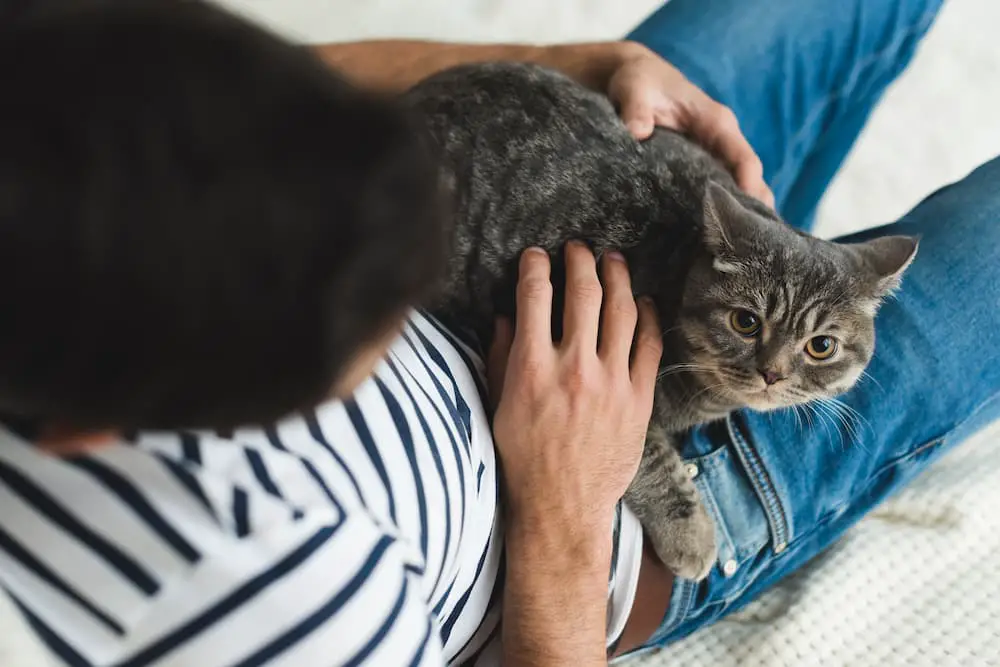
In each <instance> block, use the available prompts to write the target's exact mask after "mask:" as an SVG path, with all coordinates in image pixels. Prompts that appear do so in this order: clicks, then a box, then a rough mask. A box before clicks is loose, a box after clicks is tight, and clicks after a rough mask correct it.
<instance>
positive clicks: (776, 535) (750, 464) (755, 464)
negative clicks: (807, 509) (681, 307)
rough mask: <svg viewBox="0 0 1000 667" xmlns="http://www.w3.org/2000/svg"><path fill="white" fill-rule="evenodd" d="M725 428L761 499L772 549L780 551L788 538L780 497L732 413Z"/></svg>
mask: <svg viewBox="0 0 1000 667" xmlns="http://www.w3.org/2000/svg"><path fill="white" fill-rule="evenodd" d="M726 428H727V430H728V431H729V439H730V441H731V442H732V443H733V449H734V450H736V454H737V456H738V457H739V459H740V461H741V462H742V464H743V468H744V470H745V471H746V473H747V477H749V479H750V483H751V485H752V486H753V487H754V490H755V492H756V493H757V496H758V498H759V499H760V500H761V505H762V507H763V509H764V515H765V516H766V517H767V522H768V525H769V526H770V527H771V537H772V543H773V545H772V551H775V552H777V553H780V551H781V550H783V549H784V548H785V547H786V546H787V544H788V540H789V534H788V533H789V525H788V513H787V512H786V511H785V509H784V507H782V505H781V499H780V498H778V493H777V490H776V489H775V488H774V484H773V482H772V481H771V478H770V475H769V474H768V472H767V470H766V469H765V468H764V463H763V461H761V459H760V455H759V454H757V452H756V451H755V450H754V449H753V448H752V447H751V446H750V444H749V442H747V440H746V438H744V437H743V434H742V433H741V432H740V430H739V427H738V426H737V425H736V423H735V421H734V420H733V417H732V415H730V416H729V417H727V418H726ZM779 547H780V549H779Z"/></svg>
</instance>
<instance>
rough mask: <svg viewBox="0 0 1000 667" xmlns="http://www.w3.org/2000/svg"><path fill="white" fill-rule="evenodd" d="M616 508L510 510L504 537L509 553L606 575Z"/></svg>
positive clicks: (554, 567)
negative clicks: (576, 511)
mask: <svg viewBox="0 0 1000 667" xmlns="http://www.w3.org/2000/svg"><path fill="white" fill-rule="evenodd" d="M614 515H615V513H614V507H611V508H609V509H608V511H606V512H593V511H591V512H587V513H586V516H581V515H580V514H575V515H574V514H566V513H562V512H555V511H544V510H531V509H529V510H513V509H508V511H507V512H506V517H505V532H506V536H505V540H506V543H507V552H508V555H512V554H516V555H517V559H518V560H519V561H525V560H529V561H535V560H538V561H542V562H543V563H544V564H543V567H546V568H551V569H552V570H554V571H556V572H563V573H565V571H566V570H565V568H566V567H571V568H572V569H574V570H576V571H584V570H593V571H595V572H596V571H600V572H602V573H603V575H602V576H604V577H605V578H606V577H607V573H608V568H609V567H610V563H611V553H612V549H613V545H612V543H611V535H612V528H613V523H614Z"/></svg>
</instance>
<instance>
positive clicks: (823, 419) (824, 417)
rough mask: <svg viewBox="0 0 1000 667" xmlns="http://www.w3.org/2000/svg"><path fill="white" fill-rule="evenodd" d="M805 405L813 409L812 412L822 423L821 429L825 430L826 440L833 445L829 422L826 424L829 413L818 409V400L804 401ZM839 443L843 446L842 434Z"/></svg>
mask: <svg viewBox="0 0 1000 667" xmlns="http://www.w3.org/2000/svg"><path fill="white" fill-rule="evenodd" d="M806 407H808V408H809V409H811V410H812V411H813V413H814V414H815V415H816V420H817V421H818V422H819V423H820V424H822V425H823V429H824V430H825V431H826V435H827V439H828V440H827V441H828V442H829V443H830V445H831V446H832V445H833V432H832V431H831V430H830V424H828V419H829V415H828V414H827V413H826V412H825V411H822V410H820V409H819V408H820V404H819V403H818V402H814V403H806ZM840 443H841V447H843V444H844V438H843V436H841V439H840Z"/></svg>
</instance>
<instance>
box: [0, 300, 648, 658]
mask: <svg viewBox="0 0 1000 667" xmlns="http://www.w3.org/2000/svg"><path fill="white" fill-rule="evenodd" d="M483 395H484V385H483V368H482V362H481V360H480V357H479V356H478V355H477V354H476V353H475V352H474V351H473V349H472V348H471V347H469V346H467V345H466V344H464V343H463V342H462V341H461V340H459V339H458V338H457V337H455V336H454V335H453V334H451V333H450V332H448V331H447V330H445V329H444V328H443V327H441V325H440V324H439V323H437V322H436V321H435V320H433V319H431V318H430V317H428V316H426V315H422V314H419V313H414V314H412V316H411V317H410V319H409V321H408V323H407V325H406V326H405V327H404V330H403V333H402V335H401V336H400V337H399V338H398V339H397V340H396V341H395V342H394V343H393V345H392V346H391V348H390V349H389V351H388V353H387V355H386V357H385V358H384V359H383V361H382V362H381V363H380V364H379V365H378V367H377V368H376V370H375V372H374V373H373V375H372V377H371V378H369V379H368V380H367V381H366V382H365V383H364V384H363V385H362V386H361V387H359V388H358V390H357V391H356V393H355V395H354V396H353V397H352V398H351V399H350V400H347V401H331V402H328V403H325V404H323V405H321V406H320V407H318V408H317V409H316V410H314V411H311V412H309V413H305V414H301V415H296V416H294V417H292V418H289V419H287V420H285V421H283V422H281V423H279V424H277V425H275V426H273V427H269V428H264V429H252V430H251V429H246V430H240V431H237V432H235V433H232V434H225V435H219V434H213V433H201V432H199V433H152V434H143V435H140V436H139V437H137V438H136V439H134V440H132V441H122V442H120V443H117V444H114V445H110V446H108V447H106V448H102V449H100V450H96V451H94V452H90V453H87V454H85V455H78V456H74V457H66V458H56V457H53V456H49V455H46V454H43V453H41V452H40V451H38V450H37V449H36V448H34V447H32V446H31V445H30V444H29V443H27V442H25V441H24V440H22V439H20V438H19V437H17V436H16V435H14V434H13V433H12V432H9V431H6V430H4V431H0V585H2V587H3V588H4V589H5V590H6V592H7V593H8V594H9V596H10V598H11V599H12V600H13V602H14V604H15V605H16V607H17V608H18V609H19V610H20V612H21V613H22V614H23V616H24V617H25V619H26V620H27V624H28V626H29V627H31V628H32V629H33V631H34V632H35V633H36V634H37V635H38V636H39V637H40V638H41V639H42V641H43V642H44V644H45V645H47V646H48V648H49V650H50V651H51V652H52V654H53V656H54V657H55V658H56V659H57V661H62V663H65V664H68V665H122V666H124V665H178V666H179V665H185V666H186V665H197V666H199V667H212V666H215V665H247V666H249V665H263V664H267V665H294V666H296V667H303V666H310V665H355V664H361V663H370V664H388V665H441V664H477V665H486V664H498V662H499V621H500V600H501V597H502V596H501V590H502V585H503V570H504V563H503V559H504V550H503V530H502V525H501V521H500V516H501V513H500V512H499V511H498V506H497V504H498V500H499V481H498V478H497V472H498V470H497V461H496V456H495V452H494V448H493V441H492V437H491V434H490V427H489V421H488V417H487V414H486V413H485V411H484V407H483V405H484V401H483ZM620 517H621V518H620V520H619V521H617V522H616V525H615V526H614V527H613V531H614V532H613V534H614V536H615V542H616V550H615V552H616V558H615V562H614V567H613V568H612V572H611V577H610V582H609V642H610V641H613V640H614V639H615V638H616V637H617V636H618V634H620V632H621V629H622V626H623V624H624V618H625V616H627V612H628V609H629V607H630V606H631V602H632V596H633V595H634V591H635V586H636V580H637V575H638V558H639V551H640V545H641V531H640V530H639V528H638V525H637V523H636V521H635V519H634V517H632V516H631V515H630V514H628V513H627V512H625V513H623V514H620Z"/></svg>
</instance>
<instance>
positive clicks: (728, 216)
mask: <svg viewBox="0 0 1000 667" xmlns="http://www.w3.org/2000/svg"><path fill="white" fill-rule="evenodd" d="M702 213H703V227H702V234H703V239H704V242H705V247H707V248H708V251H709V252H711V253H712V254H713V255H715V256H716V257H720V256H725V255H732V254H733V253H734V251H735V250H736V246H735V245H734V241H735V240H736V238H737V237H739V236H740V233H741V231H742V228H743V227H744V226H746V224H747V218H750V217H752V216H751V214H750V212H749V211H747V210H746V209H745V208H744V207H743V205H742V204H740V202H739V201H737V200H736V197H734V196H733V195H732V193H730V192H729V190H727V189H726V188H724V187H722V186H721V185H719V184H718V183H716V182H715V181H709V182H708V184H707V185H706V187H705V199H704V201H703V202H702Z"/></svg>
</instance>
